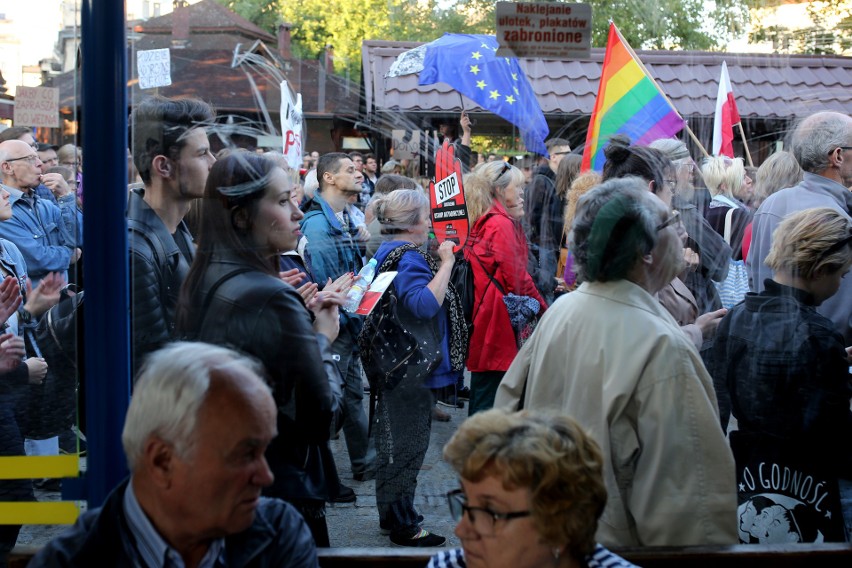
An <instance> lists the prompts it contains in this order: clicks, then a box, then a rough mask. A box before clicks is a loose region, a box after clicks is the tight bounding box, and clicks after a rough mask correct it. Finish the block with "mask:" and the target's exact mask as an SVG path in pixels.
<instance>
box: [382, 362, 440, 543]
mask: <svg viewBox="0 0 852 568" xmlns="http://www.w3.org/2000/svg"><path fill="white" fill-rule="evenodd" d="M376 416H377V421H376V425H375V428H376V429H375V432H376V449H377V460H376V506H377V507H378V509H379V526H380V527H381V528H383V529H389V530H390V531H391V532H392V533H395V534H400V535H404V536H410V535H411V533H412V532H413V531H414V530H416V529H417V526H418V514H417V510H416V509H415V508H414V492H415V489H416V488H417V474H418V473H419V472H420V467H421V466H422V465H423V458H424V457H425V456H426V450H427V449H428V448H429V434H430V429H431V427H432V392H431V391H430V390H429V389H428V388H426V387H425V386H424V385H423V384H422V381H421V380H420V379H415V380H411V381H407V380H403V381H402V382H401V383H400V384H399V385H397V387H396V388H394V389H393V390H390V391H381V392H380V393H379V403H378V406H377V408H376Z"/></svg>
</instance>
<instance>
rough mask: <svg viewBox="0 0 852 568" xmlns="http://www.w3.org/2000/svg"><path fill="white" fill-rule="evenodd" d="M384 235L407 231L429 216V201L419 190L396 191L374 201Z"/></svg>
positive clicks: (377, 217)
mask: <svg viewBox="0 0 852 568" xmlns="http://www.w3.org/2000/svg"><path fill="white" fill-rule="evenodd" d="M374 204H375V212H376V219H378V221H379V224H380V225H381V226H382V234H383V235H392V234H394V233H398V232H400V231H406V230H408V229H410V228H411V227H413V226H414V225H416V224H417V223H419V222H420V220H421V219H422V218H423V216H424V215H427V214H428V210H429V200H428V199H427V198H426V196H425V195H423V192H422V191H420V190H419V189H395V190H393V191H391V192H390V193H388V194H386V195H380V196H378V197H377V198H376V200H375V201H374Z"/></svg>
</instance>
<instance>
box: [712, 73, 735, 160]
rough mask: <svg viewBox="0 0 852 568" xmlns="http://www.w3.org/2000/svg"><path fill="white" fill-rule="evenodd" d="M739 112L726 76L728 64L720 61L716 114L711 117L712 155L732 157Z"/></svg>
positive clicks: (729, 80) (729, 81)
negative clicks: (735, 126)
mask: <svg viewBox="0 0 852 568" xmlns="http://www.w3.org/2000/svg"><path fill="white" fill-rule="evenodd" d="M739 122H740V113H739V111H738V110H737V103H736V102H735V101H734V90H733V88H732V87H731V78H730V77H729V76H728V64H727V63H725V62H724V61H723V62H722V75H721V76H720V77H719V93H718V94H717V95H716V115H715V117H714V118H713V155H714V156H728V157H729V158H733V157H734V125H735V124H739Z"/></svg>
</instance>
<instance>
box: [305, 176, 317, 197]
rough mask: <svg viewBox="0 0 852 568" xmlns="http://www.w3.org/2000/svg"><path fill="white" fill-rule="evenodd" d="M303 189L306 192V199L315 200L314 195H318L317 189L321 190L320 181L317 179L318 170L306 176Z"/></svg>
mask: <svg viewBox="0 0 852 568" xmlns="http://www.w3.org/2000/svg"><path fill="white" fill-rule="evenodd" d="M303 188H304V190H305V198H306V199H313V198H314V195H316V194H317V189H319V180H318V179H317V170H316V168H314V169H312V170H310V171H309V172H308V173H306V174H305V184H304V186H303Z"/></svg>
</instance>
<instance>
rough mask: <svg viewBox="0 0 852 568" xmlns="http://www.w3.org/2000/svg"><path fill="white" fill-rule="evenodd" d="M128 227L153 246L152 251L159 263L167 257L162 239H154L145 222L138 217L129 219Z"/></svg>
mask: <svg viewBox="0 0 852 568" xmlns="http://www.w3.org/2000/svg"><path fill="white" fill-rule="evenodd" d="M127 228H128V229H129V230H131V231H133V232H134V233H136V234H138V235H139V236H141V237H142V238H143V239H145V242H147V243H148V244H149V245H150V247H151V252H153V253H154V261H155V262H156V263H157V264H159V263H161V262H163V261H164V260H165V259H166V249H165V247H163V243H162V242H160V239H157V238H154V239H152V238H151V237H150V236H149V227H148V225H145V224H144V223H140V222H139V221H137V220H136V219H127Z"/></svg>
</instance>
